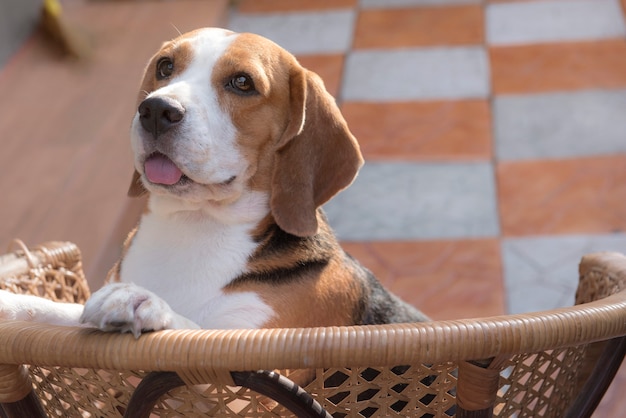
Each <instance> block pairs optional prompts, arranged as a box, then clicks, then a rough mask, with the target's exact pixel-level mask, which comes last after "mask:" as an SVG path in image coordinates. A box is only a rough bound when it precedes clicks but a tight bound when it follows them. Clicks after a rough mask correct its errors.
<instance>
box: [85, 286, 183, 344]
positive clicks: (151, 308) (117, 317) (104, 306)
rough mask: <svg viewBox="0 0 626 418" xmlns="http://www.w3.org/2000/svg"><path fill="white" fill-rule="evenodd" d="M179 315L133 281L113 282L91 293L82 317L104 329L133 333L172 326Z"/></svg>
mask: <svg viewBox="0 0 626 418" xmlns="http://www.w3.org/2000/svg"><path fill="white" fill-rule="evenodd" d="M175 316H176V314H175V313H174V312H173V311H172V308H170V306H169V305H168V304H167V303H166V302H165V301H164V300H163V299H161V298H160V297H158V296H157V295H155V294H154V293H152V292H150V291H149V290H146V289H144V288H142V287H139V286H136V285H134V284H130V283H111V284H109V285H106V286H104V287H103V288H102V289H100V290H98V291H97V292H95V293H94V294H93V295H91V298H89V300H88V301H87V303H86V304H85V309H84V310H83V314H82V316H81V317H80V322H81V323H90V324H93V325H95V326H96V327H98V328H100V329H101V330H103V331H118V332H132V333H133V335H134V336H135V337H136V338H138V337H139V336H140V335H141V333H142V332H143V331H159V330H162V329H168V328H172V323H173V321H174V318H175Z"/></svg>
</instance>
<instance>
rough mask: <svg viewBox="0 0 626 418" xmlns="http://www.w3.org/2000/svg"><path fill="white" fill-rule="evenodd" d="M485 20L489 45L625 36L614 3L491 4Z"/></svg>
mask: <svg viewBox="0 0 626 418" xmlns="http://www.w3.org/2000/svg"><path fill="white" fill-rule="evenodd" d="M486 20H487V22H486V25H487V42H488V44H491V45H516V44H528V43H541V42H558V41H575V40H586V41H588V40H593V39H604V38H614V37H622V36H624V35H625V34H626V25H625V24H624V17H623V14H622V10H621V6H620V4H619V1H618V0H593V1H590V0H567V1H564V0H551V1H523V2H511V3H492V4H489V5H488V6H487V13H486Z"/></svg>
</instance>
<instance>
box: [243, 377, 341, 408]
mask: <svg viewBox="0 0 626 418" xmlns="http://www.w3.org/2000/svg"><path fill="white" fill-rule="evenodd" d="M231 376H232V377H233V381H234V382H235V384H237V385H239V386H245V387H247V388H250V389H252V390H254V391H255V392H257V393H260V394H261V395H265V396H267V397H269V398H272V399H273V400H275V401H276V402H278V403H280V404H281V405H283V406H284V407H285V408H287V409H289V410H290V411H291V412H293V413H294V414H295V415H296V416H297V417H299V418H332V417H331V415H330V414H329V413H328V412H326V410H325V409H324V408H322V405H320V404H319V403H318V402H317V401H316V400H315V399H313V397H312V396H311V395H310V394H309V393H308V392H307V391H305V390H304V389H302V388H301V387H300V386H298V385H296V384H295V383H294V382H292V381H291V380H289V379H287V378H286V377H284V376H281V375H280V374H278V373H275V372H271V371H267V370H260V371H258V372H231Z"/></svg>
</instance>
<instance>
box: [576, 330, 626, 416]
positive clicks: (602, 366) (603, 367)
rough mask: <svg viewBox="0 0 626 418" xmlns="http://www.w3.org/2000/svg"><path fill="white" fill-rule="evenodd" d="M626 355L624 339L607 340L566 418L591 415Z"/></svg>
mask: <svg viewBox="0 0 626 418" xmlns="http://www.w3.org/2000/svg"><path fill="white" fill-rule="evenodd" d="M625 354H626V337H619V338H614V339H612V340H609V341H608V342H607V343H606V346H605V348H604V350H603V351H602V355H601V356H600V357H599V358H598V360H597V362H596V365H595V367H594V368H593V371H592V372H591V375H589V377H588V378H587V381H586V382H585V385H584V386H583V388H582V389H581V391H580V393H579V394H578V397H577V398H576V399H575V400H574V403H572V405H571V406H570V407H569V408H568V410H567V413H566V414H565V417H566V418H586V417H590V416H591V414H593V411H594V410H595V409H596V408H597V406H598V404H599V403H600V401H601V400H602V397H603V396H604V393H605V392H606V390H607V389H608V388H609V386H610V384H611V382H612V381H613V378H614V377H615V374H616V373H617V371H618V370H619V367H620V365H621V364H622V360H623V359H624V355H625Z"/></svg>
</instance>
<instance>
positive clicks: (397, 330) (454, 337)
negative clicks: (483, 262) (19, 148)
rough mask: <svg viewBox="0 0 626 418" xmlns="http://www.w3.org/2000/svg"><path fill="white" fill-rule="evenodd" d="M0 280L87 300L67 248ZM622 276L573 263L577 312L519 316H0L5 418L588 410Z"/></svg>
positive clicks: (623, 262) (623, 261)
mask: <svg viewBox="0 0 626 418" xmlns="http://www.w3.org/2000/svg"><path fill="white" fill-rule="evenodd" d="M0 279H1V280H0V282H1V283H2V287H3V288H5V289H9V290H11V291H14V292H19V293H31V294H36V295H41V296H44V297H47V298H51V299H53V300H57V301H72V302H74V301H75V302H84V301H85V299H86V298H87V297H88V296H89V289H88V288H87V285H86V282H85V280H84V277H83V273H82V269H81V259H80V253H79V251H78V249H77V248H76V246H75V245H73V244H70V243H48V244H45V245H42V246H40V247H37V248H35V249H33V250H32V251H28V250H19V251H16V252H15V253H11V254H7V255H5V256H2V257H0ZM625 281H626V257H624V256H622V255H619V254H615V253H602V254H594V255H590V256H587V257H585V258H584V259H583V261H582V263H581V265H580V285H579V288H578V292H577V295H576V301H577V303H579V304H580V305H578V306H576V307H572V308H564V309H557V310H552V311H547V312H539V313H532V314H525V315H508V316H499V317H491V318H482V319H470V320H458V321H434V322H431V323H420V324H402V325H386V326H363V327H332V328H315V329H273V330H270V329H268V330H230V331H216V330H193V331H192V330H189V331H187V330H171V331H160V332H154V333H149V334H145V335H142V336H141V337H140V338H139V339H137V340H136V339H134V338H133V336H131V335H128V334H125V335H121V334H107V333H102V332H99V331H96V330H90V329H80V328H67V327H57V326H49V325H45V324H35V323H28V322H17V321H7V322H2V323H0V364H1V366H0V404H1V405H2V409H1V410H0V416H2V415H4V416H7V417H37V416H55V417H86V416H89V417H119V416H122V415H125V416H129V417H148V416H165V417H172V416H177V417H178V416H218V417H232V416H237V417H240V416H245V417H282V416H294V415H297V416H302V417H328V416H331V415H332V416H335V417H360V416H365V417H380V416H399V417H409V416H410V417H423V416H427V417H433V416H435V417H446V416H453V415H455V414H456V416H464V417H468V416H472V417H479V416H490V415H491V414H492V413H493V414H494V415H495V416H520V417H522V416H527V417H530V416H532V417H537V416H567V417H570V416H572V417H573V416H588V415H590V414H591V411H593V409H594V408H595V407H596V405H597V403H598V402H599V400H600V398H601V397H602V394H603V393H604V390H605V389H606V387H607V386H608V385H609V383H610V381H611V380H612V378H613V375H614V373H615V371H616V370H617V368H618V367H619V364H620V363H621V360H622V357H623V354H624V339H623V338H622V336H623V335H626V293H624V291H623V289H624V287H625ZM262 370H266V371H265V372H263V371H262ZM271 370H282V372H280V374H278V373H276V372H270V371H271ZM283 376H286V377H287V378H291V379H295V380H297V381H299V382H303V386H304V390H300V389H298V387H297V386H295V385H293V384H291V383H290V380H288V379H286V378H285V377H283ZM196 385H201V386H196ZM305 391H306V392H305ZM274 400H277V401H279V402H276V401H274Z"/></svg>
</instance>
